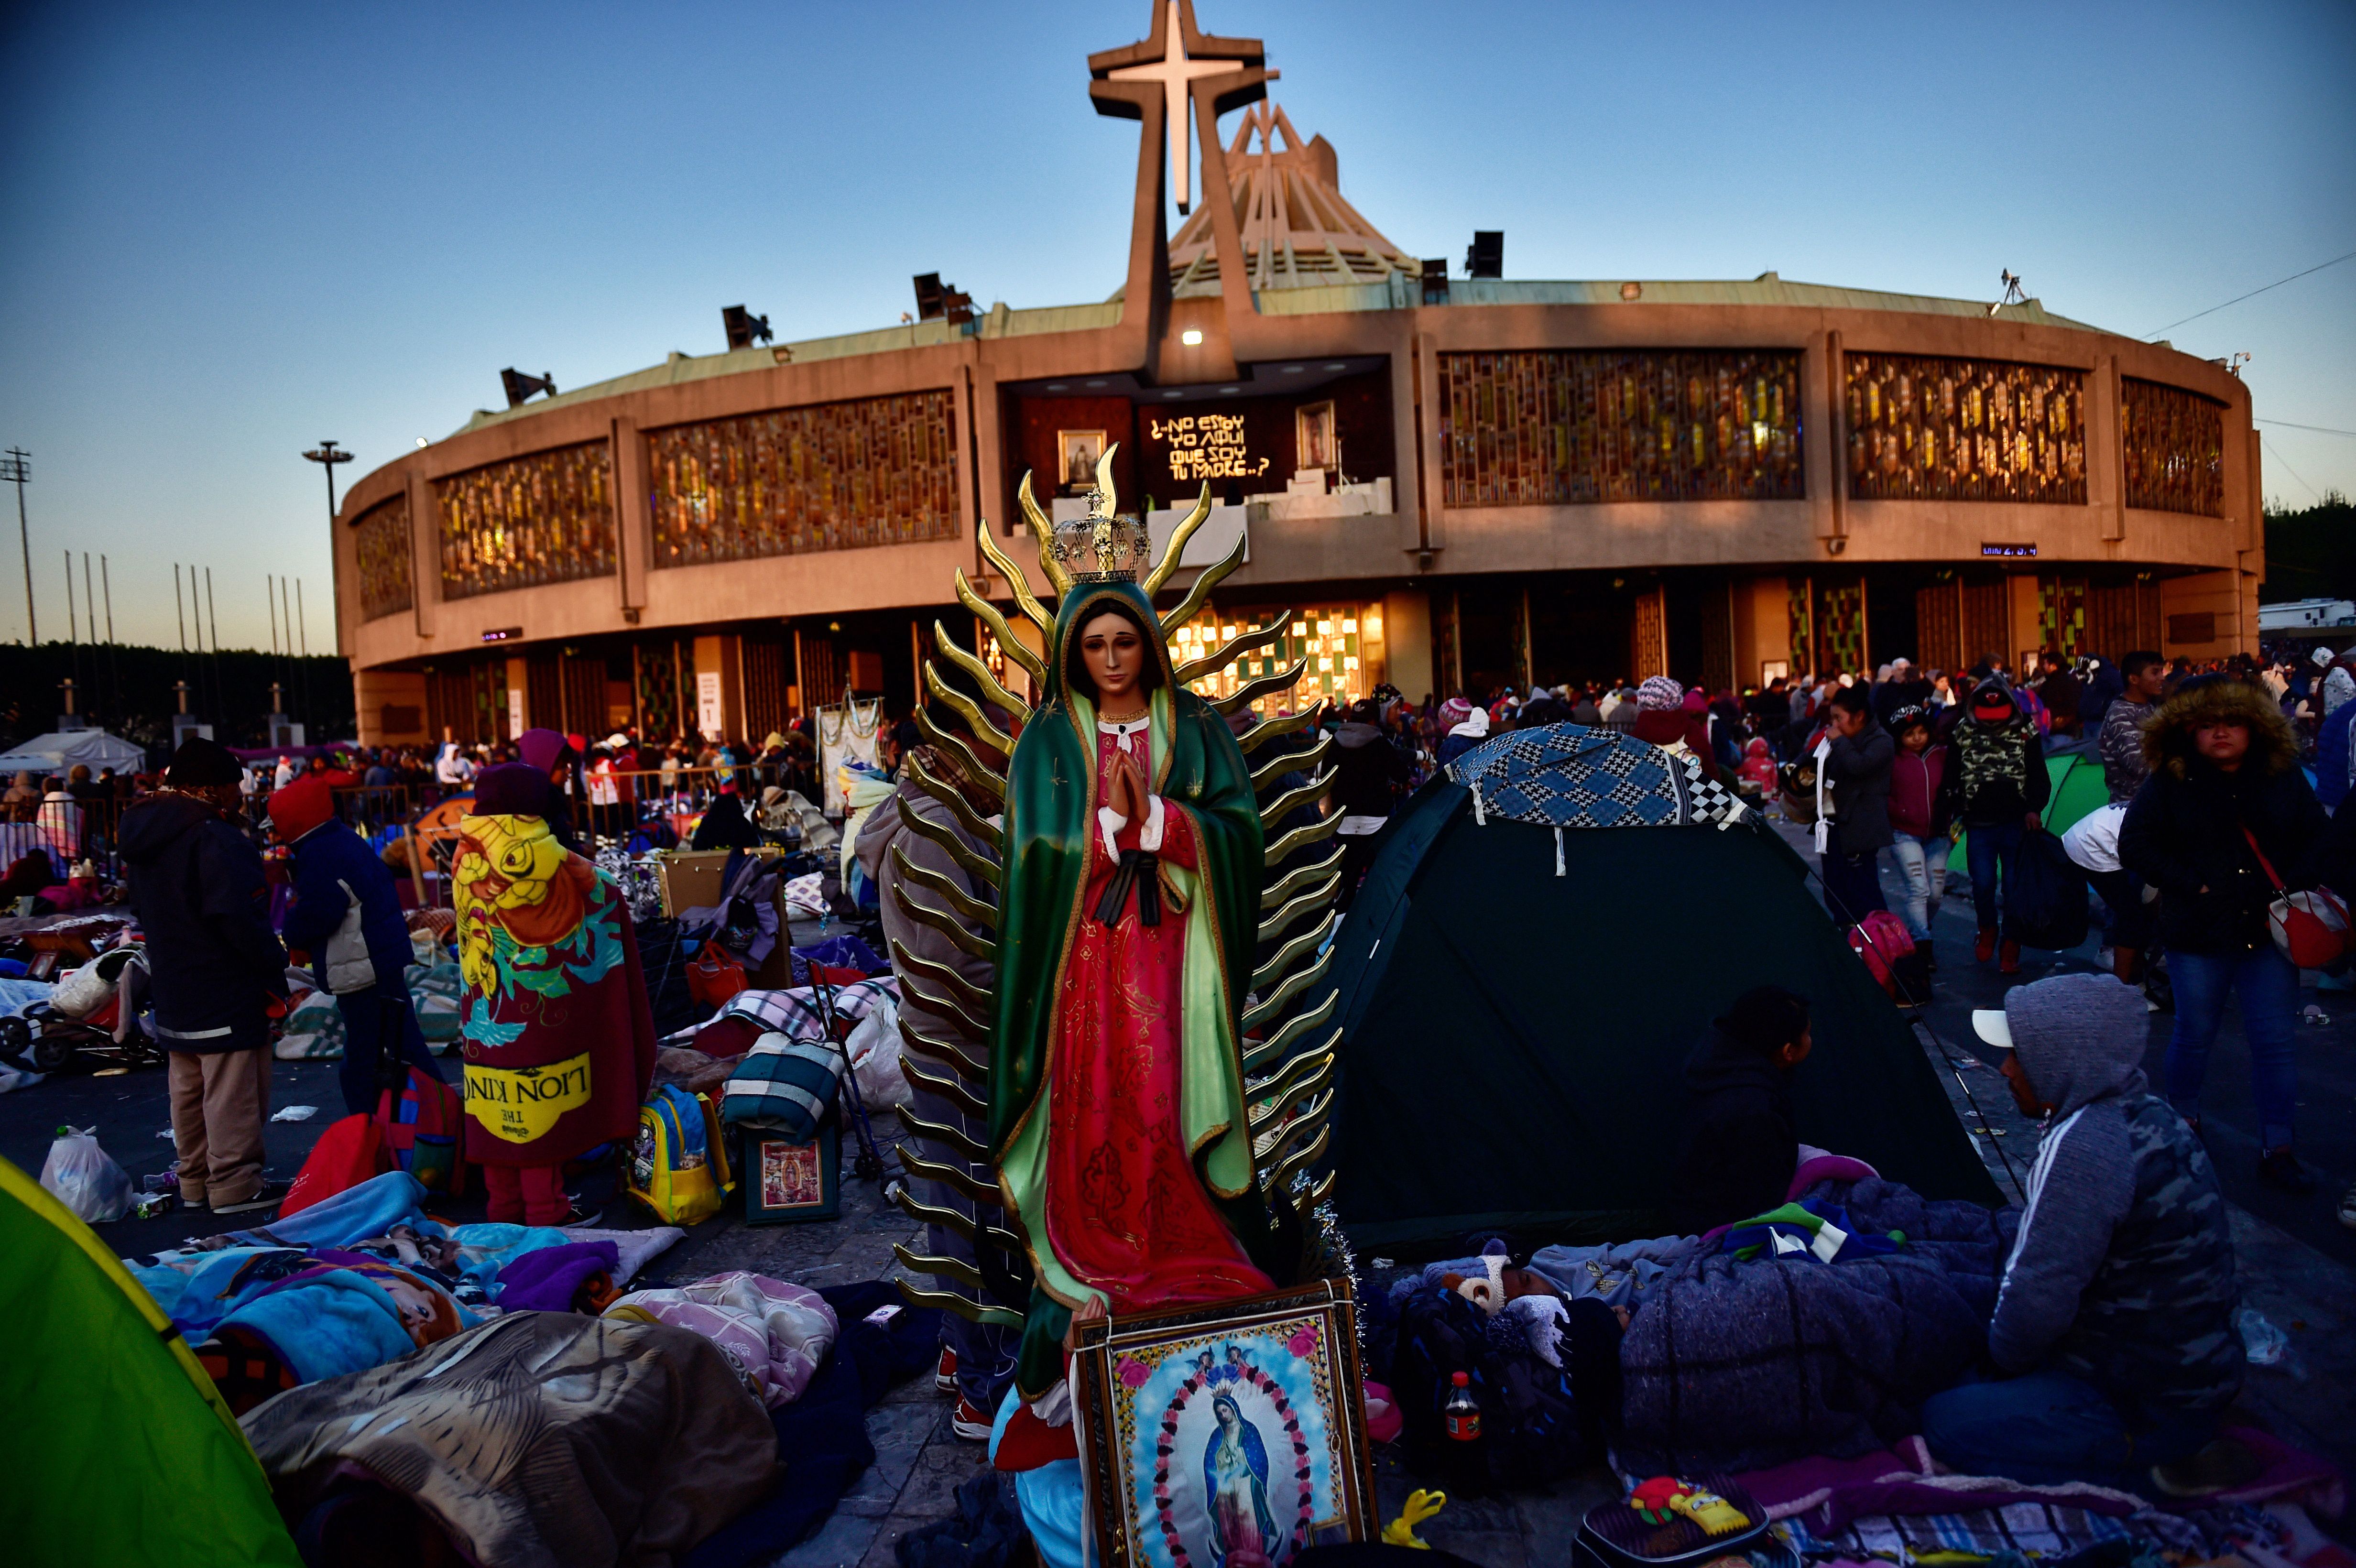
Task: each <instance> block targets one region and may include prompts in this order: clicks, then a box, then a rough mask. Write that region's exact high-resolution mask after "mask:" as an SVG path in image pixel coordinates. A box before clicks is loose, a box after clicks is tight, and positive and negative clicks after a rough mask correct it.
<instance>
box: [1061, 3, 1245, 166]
mask: <svg viewBox="0 0 2356 1568" xmlns="http://www.w3.org/2000/svg"><path fill="white" fill-rule="evenodd" d="M1267 58H1268V57H1267V51H1266V50H1264V49H1263V48H1260V42H1259V40H1258V38H1221V37H1212V36H1210V35H1209V34H1206V33H1205V32H1204V31H1203V30H1202V29H1201V28H1199V27H1196V26H1195V25H1194V0H1155V3H1154V9H1153V31H1152V33H1151V35H1150V36H1149V37H1146V39H1145V40H1144V41H1143V42H1141V43H1135V44H1131V45H1130V46H1129V47H1128V48H1120V49H1108V50H1106V51H1105V52H1103V53H1102V54H1094V55H1090V56H1089V57H1088V75H1089V76H1090V77H1091V78H1093V79H1094V80H1092V81H1091V82H1090V84H1089V87H1088V96H1089V97H1090V98H1092V99H1094V100H1095V101H1096V105H1097V112H1098V113H1100V114H1115V115H1119V116H1122V117H1123V118H1127V119H1132V120H1133V119H1141V118H1143V114H1144V106H1145V103H1146V102H1147V101H1148V99H1149V97H1150V96H1158V97H1159V98H1160V100H1161V108H1162V126H1163V134H1164V136H1165V137H1166V138H1167V140H1168V142H1169V146H1170V183H1171V187H1172V192H1173V195H1174V196H1175V197H1177V200H1178V210H1179V211H1181V212H1185V211H1188V210H1190V209H1191V208H1192V207H1193V205H1194V180H1193V175H1194V159H1193V147H1194V143H1193V142H1192V141H1191V140H1190V137H1191V135H1192V133H1193V127H1192V126H1191V125H1190V123H1189V122H1190V121H1191V120H1192V119H1193V118H1194V114H1193V107H1194V96H1195V93H1196V91H1197V89H1196V86H1195V84H1196V83H1197V82H1202V83H1204V84H1205V88H1206V89H1207V90H1209V91H1214V92H1215V93H1216V95H1217V96H1216V99H1215V101H1214V109H1215V110H1219V109H1229V108H1233V107H1235V105H1236V104H1237V103H1240V102H1248V101H1250V100H1251V99H1254V98H1258V96H1260V94H1261V93H1262V92H1263V91H1265V83H1267V82H1268V81H1269V80H1271V79H1272V78H1273V77H1274V76H1275V75H1276V73H1275V72H1274V71H1271V70H1267V69H1263V68H1264V66H1265V64H1266V61H1267Z"/></svg>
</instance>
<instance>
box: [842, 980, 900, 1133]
mask: <svg viewBox="0 0 2356 1568" xmlns="http://www.w3.org/2000/svg"><path fill="white" fill-rule="evenodd" d="M842 1049H843V1051H845V1052H846V1053H847V1054H848V1055H849V1056H850V1058H851V1076H852V1077H853V1078H855V1079H857V1080H858V1081H859V1098H860V1100H861V1102H862V1104H865V1105H866V1107H867V1108H868V1109H869V1110H871V1111H883V1110H893V1109H896V1108H898V1107H899V1106H902V1105H905V1104H908V1103H909V1101H911V1100H912V1099H914V1098H915V1095H914V1094H913V1093H911V1092H910V1090H909V1088H908V1079H907V1076H906V1074H905V1073H904V1072H901V1071H900V1004H899V1003H898V1002H896V1001H894V1000H893V999H892V998H891V997H880V998H878V999H877V1001H876V1003H875V1006H874V1007H873V1008H871V1009H870V1010H869V1011H868V1014H867V1016H866V1017H865V1018H863V1019H860V1020H859V1026H858V1027H857V1028H856V1029H852V1030H851V1038H850V1039H848V1040H844V1041H843V1042H842Z"/></svg>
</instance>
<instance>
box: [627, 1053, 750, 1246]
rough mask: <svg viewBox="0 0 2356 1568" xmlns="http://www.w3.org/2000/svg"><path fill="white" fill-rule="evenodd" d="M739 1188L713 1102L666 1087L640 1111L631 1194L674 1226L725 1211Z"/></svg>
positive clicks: (630, 1185) (692, 1222) (631, 1153)
mask: <svg viewBox="0 0 2356 1568" xmlns="http://www.w3.org/2000/svg"><path fill="white" fill-rule="evenodd" d="M735 1189H736V1183H735V1181H734V1179H733V1178H732V1177H731V1176H730V1175H729V1171H728V1144H727V1140H726V1138H725V1137H723V1136H722V1133H721V1128H720V1113H719V1111H718V1110H717V1109H716V1108H715V1107H714V1106H713V1105H712V1102H711V1100H710V1099H709V1098H707V1097H706V1096H704V1095H701V1094H691V1093H688V1092H687V1091H686V1090H684V1089H681V1088H680V1087H678V1086H677V1085H676V1084H666V1085H664V1086H663V1087H662V1088H660V1089H658V1090H656V1091H655V1093H654V1097H653V1098H652V1099H650V1100H648V1102H647V1103H646V1104H644V1105H641V1106H639V1107H638V1138H637V1143H636V1144H635V1145H634V1146H633V1147H632V1148H631V1150H630V1168H629V1193H630V1196H631V1197H633V1198H635V1199H637V1200H638V1201H639V1202H641V1203H643V1204H645V1205H646V1206H647V1207H648V1209H650V1210H652V1211H654V1215H655V1218H657V1219H658V1220H660V1221H664V1222H665V1223H666V1224H672V1225H692V1224H694V1223H695V1222H696V1221H699V1220H708V1219H710V1218H711V1217H712V1215H714V1214H717V1213H718V1212H720V1205H721V1201H722V1200H723V1199H724V1198H725V1197H726V1195H727V1194H729V1193H730V1192H733V1191H734V1190H735Z"/></svg>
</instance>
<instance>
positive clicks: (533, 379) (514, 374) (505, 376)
mask: <svg viewBox="0 0 2356 1568" xmlns="http://www.w3.org/2000/svg"><path fill="white" fill-rule="evenodd" d="M499 384H500V385H501V386H503V387H505V388H506V389H507V392H508V407H509V408H514V407H516V406H517V405H519V403H521V402H522V401H523V400H525V399H526V398H530V397H532V396H535V395H536V394H538V393H541V392H546V393H547V394H548V395H549V396H550V397H554V396H556V378H555V377H554V376H553V375H549V376H527V375H525V374H524V373H523V372H522V371H520V370H519V369H517V368H515V367H514V366H512V365H510V366H509V367H508V368H506V369H504V370H502V371H500V372H499Z"/></svg>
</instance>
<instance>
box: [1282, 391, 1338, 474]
mask: <svg viewBox="0 0 2356 1568" xmlns="http://www.w3.org/2000/svg"><path fill="white" fill-rule="evenodd" d="M1292 445H1293V466H1294V467H1295V468H1297V469H1299V470H1301V472H1302V473H1304V474H1305V473H1308V472H1309V471H1310V470H1312V469H1318V468H1323V469H1335V468H1339V467H1341V466H1342V447H1341V443H1340V442H1339V440H1337V439H1336V437H1335V434H1334V430H1333V400H1332V399H1331V398H1328V399H1326V400H1325V401H1323V402H1322V403H1304V404H1303V405H1301V407H1300V408H1299V409H1297V410H1295V411H1294V412H1293V415H1292Z"/></svg>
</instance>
